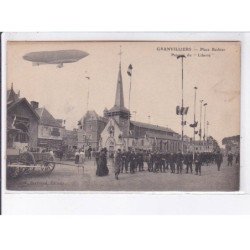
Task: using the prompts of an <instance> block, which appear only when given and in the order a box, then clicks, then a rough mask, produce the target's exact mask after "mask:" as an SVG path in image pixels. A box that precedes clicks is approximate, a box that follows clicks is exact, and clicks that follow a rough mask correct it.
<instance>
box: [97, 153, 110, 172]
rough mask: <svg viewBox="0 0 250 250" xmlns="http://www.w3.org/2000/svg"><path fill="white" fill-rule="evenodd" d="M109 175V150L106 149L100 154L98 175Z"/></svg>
mask: <svg viewBox="0 0 250 250" xmlns="http://www.w3.org/2000/svg"><path fill="white" fill-rule="evenodd" d="M108 174H109V169H108V167H107V150H106V149H105V148H104V149H102V150H101V152H100V157H99V162H98V164H97V169H96V175H97V176H105V175H108Z"/></svg>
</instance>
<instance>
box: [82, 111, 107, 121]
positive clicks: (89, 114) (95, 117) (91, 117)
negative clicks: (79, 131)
mask: <svg viewBox="0 0 250 250" xmlns="http://www.w3.org/2000/svg"><path fill="white" fill-rule="evenodd" d="M83 119H88V120H98V121H103V122H107V121H108V119H107V118H105V117H102V116H100V115H98V114H97V113H96V111H95V110H88V111H87V112H86V114H85V115H84V116H83V117H82V118H81V119H80V120H79V122H81V121H82V120H83Z"/></svg>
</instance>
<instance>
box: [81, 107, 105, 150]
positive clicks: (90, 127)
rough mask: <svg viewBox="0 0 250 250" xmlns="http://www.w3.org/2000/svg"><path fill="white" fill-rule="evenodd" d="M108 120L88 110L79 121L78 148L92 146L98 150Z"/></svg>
mask: <svg viewBox="0 0 250 250" xmlns="http://www.w3.org/2000/svg"><path fill="white" fill-rule="evenodd" d="M107 122H108V119H106V118H104V117H101V116H99V115H98V114H97V113H96V112H95V111H94V110H88V111H87V112H86V114H85V115H84V116H83V117H82V118H81V119H80V120H79V121H78V131H77V137H78V148H82V147H86V146H87V147H88V146H91V147H92V148H94V149H98V147H99V141H100V137H101V132H102V131H103V129H104V127H105V126H106V124H107Z"/></svg>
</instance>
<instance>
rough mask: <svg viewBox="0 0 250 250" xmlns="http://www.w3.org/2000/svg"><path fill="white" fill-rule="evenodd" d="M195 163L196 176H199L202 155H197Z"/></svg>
mask: <svg viewBox="0 0 250 250" xmlns="http://www.w3.org/2000/svg"><path fill="white" fill-rule="evenodd" d="M194 163H195V174H196V175H198V174H199V175H201V166H202V154H200V153H197V154H196V155H195V159H194Z"/></svg>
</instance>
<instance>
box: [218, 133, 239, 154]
mask: <svg viewBox="0 0 250 250" xmlns="http://www.w3.org/2000/svg"><path fill="white" fill-rule="evenodd" d="M222 145H223V146H224V147H225V154H226V155H228V153H232V154H235V155H237V154H238V153H239V152H240V135H235V136H230V137H225V138H223V140H222Z"/></svg>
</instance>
